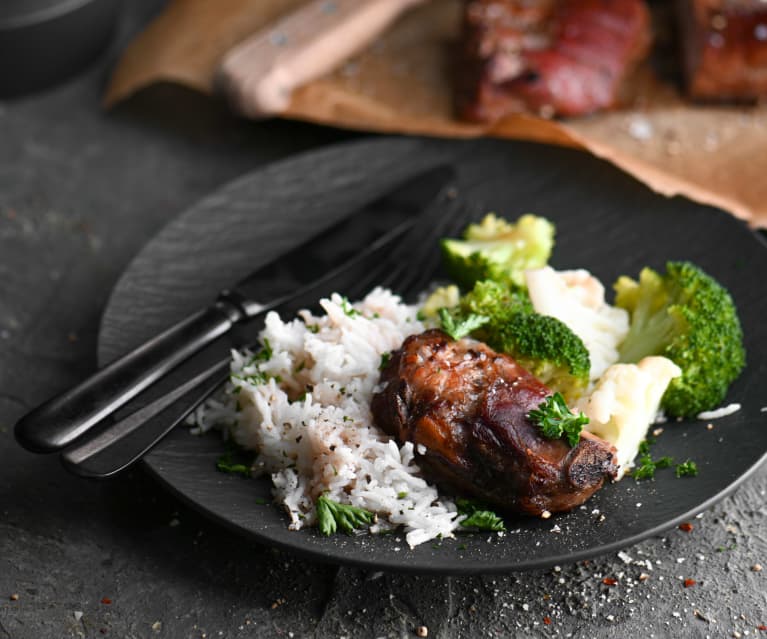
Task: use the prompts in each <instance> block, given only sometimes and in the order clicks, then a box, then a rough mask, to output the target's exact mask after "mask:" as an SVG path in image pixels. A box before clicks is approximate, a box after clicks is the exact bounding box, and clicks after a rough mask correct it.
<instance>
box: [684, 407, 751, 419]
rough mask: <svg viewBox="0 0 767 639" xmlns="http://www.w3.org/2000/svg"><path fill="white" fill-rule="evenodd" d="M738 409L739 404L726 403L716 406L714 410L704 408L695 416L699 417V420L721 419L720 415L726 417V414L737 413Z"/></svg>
mask: <svg viewBox="0 0 767 639" xmlns="http://www.w3.org/2000/svg"><path fill="white" fill-rule="evenodd" d="M739 410H740V404H728V405H727V406H722V407H721V408H717V409H715V410H706V411H703V412H702V413H698V414H697V415H696V416H695V418H696V419H700V420H701V421H706V420H711V419H721V418H722V417H727V416H728V415H732V414H733V413H737V412H738V411H739Z"/></svg>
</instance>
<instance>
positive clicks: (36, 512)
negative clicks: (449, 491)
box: [0, 0, 767, 639]
mask: <svg viewBox="0 0 767 639" xmlns="http://www.w3.org/2000/svg"><path fill="white" fill-rule="evenodd" d="M126 5H127V11H126V15H125V16H124V19H123V21H122V23H121V28H120V33H119V35H118V38H117V42H116V44H115V49H114V50H117V49H119V46H120V44H121V43H123V42H125V40H126V38H127V37H128V36H129V34H130V33H131V32H132V31H134V30H135V29H136V28H138V26H139V25H140V24H142V23H143V22H144V21H145V20H147V19H148V18H149V17H150V16H151V15H152V14H153V13H154V12H155V11H156V10H157V9H158V8H159V6H160V3H158V2H157V1H156V0H142V1H141V2H139V1H138V0H134V1H133V2H131V3H126ZM113 55H114V54H113V52H111V53H109V54H108V55H106V56H105V59H104V60H102V61H101V62H99V63H98V64H97V65H95V66H94V67H93V68H91V69H90V70H88V71H87V72H86V73H85V74H83V75H82V76H80V77H78V78H76V79H74V80H72V81H70V82H68V83H66V84H64V85H62V86H59V87H57V88H54V89H52V90H50V91H47V92H45V93H42V94H39V95H36V96H33V97H29V98H25V99H22V100H16V101H9V102H3V103H0V639H40V638H48V637H50V638H60V637H102V636H106V637H119V638H129V637H130V638H133V637H137V638H139V637H193V638H197V639H201V638H214V637H317V638H324V637H349V638H353V637H414V636H416V631H417V629H418V628H419V627H420V626H426V627H427V628H428V636H429V637H445V638H447V637H531V636H532V637H539V636H540V637H578V638H589V637H607V636H610V637H613V636H614V637H731V636H734V637H741V636H742V637H759V636H763V637H767V631H765V630H764V629H763V628H764V626H763V624H767V587H766V586H765V579H767V570H766V571H761V572H759V571H757V570H755V569H754V568H755V567H756V565H757V564H763V565H765V566H767V525H766V524H767V522H766V521H765V515H766V514H767V508H766V507H765V494H766V493H767V469H765V468H763V469H762V470H761V471H760V472H758V473H757V475H756V476H755V477H753V478H752V479H751V480H749V481H748V482H747V484H746V485H744V486H743V487H742V488H741V489H740V490H739V491H738V492H737V493H736V494H735V495H734V496H733V497H732V498H730V499H727V500H726V501H724V502H723V503H721V504H720V505H718V506H716V507H715V508H713V509H712V510H710V511H708V512H706V513H704V514H703V516H702V518H700V519H696V520H694V521H692V522H691V523H692V524H693V529H692V530H691V531H690V532H685V531H682V530H672V531H669V532H668V534H666V535H664V536H663V537H659V538H655V539H651V540H648V541H646V542H643V543H641V544H639V545H637V546H634V547H631V548H627V549H626V550H625V552H626V555H622V556H617V555H616V556H607V557H602V558H599V559H597V560H593V561H590V562H583V563H581V564H577V565H569V566H561V567H559V569H554V570H546V571H537V572H530V573H524V574H510V575H506V576H502V577H498V576H494V577H484V578H483V577H471V578H436V577H428V578H426V577H416V576H402V575H394V574H381V573H365V572H362V571H359V570H355V569H350V568H338V567H334V566H329V565H321V564H311V563H307V562H305V561H303V560H299V559H297V558H294V557H292V556H290V555H287V554H284V553H281V552H277V551H274V550H272V549H269V548H265V547H261V546H258V545H254V544H252V543H250V542H247V541H244V540H242V539H240V538H239V537H236V536H233V535H232V534H231V533H229V532H227V531H224V530H222V529H220V528H218V527H216V526H214V525H212V524H210V523H208V522H207V521H205V520H204V519H202V518H201V517H200V516H199V515H197V514H196V513H194V512H193V511H191V510H189V509H187V508H185V507H184V506H182V505H181V504H180V503H178V502H176V501H175V500H174V499H173V498H172V497H170V496H168V495H166V494H164V493H163V492H162V490H161V489H160V488H159V487H158V486H156V485H155V484H154V483H153V482H152V480H151V479H149V478H147V477H146V476H144V474H143V473H142V471H141V470H140V469H139V470H137V471H134V472H132V473H130V474H129V475H127V476H124V477H120V478H119V479H117V480H114V481H110V482H104V483H92V482H86V481H84V480H81V479H78V478H75V477H72V476H70V475H68V474H67V473H66V472H65V471H64V470H63V469H62V468H61V467H60V465H59V463H58V461H57V460H56V459H55V458H51V457H39V456H34V455H32V454H29V453H26V452H24V451H22V450H21V449H20V448H19V447H18V446H17V445H16V444H15V442H14V440H13V435H12V428H11V427H12V425H13V423H14V422H15V420H16V419H17V418H18V417H19V416H20V415H21V414H22V413H23V412H24V411H25V410H27V409H29V408H30V407H32V406H33V405H35V404H36V403H37V402H39V401H40V400H42V399H44V398H45V397H47V396H48V395H50V394H51V393H53V392H55V391H57V390H60V389H63V388H64V387H66V386H67V385H69V384H71V383H72V382H73V381H75V380H77V379H78V378H80V377H82V376H84V375H85V374H87V373H88V372H89V371H91V370H92V368H93V366H94V362H95V350H96V349H95V345H96V331H97V326H98V320H99V315H100V312H101V309H102V308H103V306H104V303H105V301H106V299H107V297H108V295H109V291H110V289H111V286H112V285H113V283H114V282H115V280H116V278H117V277H118V275H119V273H120V272H121V270H122V269H123V268H124V267H125V265H126V263H127V262H128V260H129V259H130V258H131V256H132V255H134V254H135V253H136V251H137V250H138V249H139V248H140V247H141V245H142V244H143V243H144V242H145V241H146V240H147V239H148V238H149V237H151V235H152V234H153V233H154V232H155V231H156V230H157V229H158V228H159V227H161V226H162V225H163V224H164V223H165V222H166V221H168V220H169V219H170V218H171V217H172V216H173V215H174V214H175V213H177V212H179V211H180V210H182V209H183V208H184V207H186V206H187V205H189V204H191V203H192V202H194V201H195V200H196V199H197V198H199V197H200V196H202V195H204V194H205V193H207V192H208V191H210V190H211V189H213V188H215V187H216V186H218V185H220V184H222V183H224V182H225V181H227V180H229V179H231V178H233V177H235V176H237V175H239V174H241V173H243V172H245V171H247V170H249V169H252V168H254V167H257V166H259V165H261V164H263V163H265V162H268V161H270V160H273V159H277V158H281V157H284V156H286V155H288V154H290V153H292V152H295V151H297V150H300V149H304V148H309V147H312V146H317V145H320V144H325V143H329V142H332V141H335V140H339V139H342V138H344V137H347V134H343V133H340V132H338V131H332V130H328V129H321V128H316V127H310V126H305V125H298V124H289V123H278V122H269V123H262V124H253V123H247V122H243V121H241V120H237V119H235V118H233V117H231V116H230V115H228V114H227V113H226V111H225V109H224V108H223V107H222V106H221V105H218V104H216V103H212V102H210V101H208V100H205V99H202V98H200V97H198V96H195V95H193V94H191V93H188V92H184V91H181V90H178V89H175V88H173V87H160V88H158V89H153V90H151V91H148V92H146V93H144V94H142V95H140V96H138V97H137V98H135V99H133V100H131V101H130V102H129V103H128V104H126V105H123V106H121V107H120V108H119V109H117V111H115V112H113V113H109V114H105V113H103V112H102V111H100V110H99V107H98V101H99V93H100V90H101V89H102V86H103V82H104V79H105V77H106V70H107V69H108V67H109V64H110V61H111V59H112V58H113ZM648 562H649V563H648ZM642 575H649V576H648V577H647V578H646V579H645V578H644V577H642V578H640V576H642ZM685 579H693V580H695V582H696V583H695V584H694V585H690V586H689V587H687V588H685V586H684V581H683V580H685ZM605 580H606V581H605ZM613 580H614V581H613ZM613 583H614V584H615V585H610V584H613ZM760 627H761V629H760Z"/></svg>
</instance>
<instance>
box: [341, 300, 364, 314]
mask: <svg viewBox="0 0 767 639" xmlns="http://www.w3.org/2000/svg"><path fill="white" fill-rule="evenodd" d="M341 310H342V311H343V312H344V315H348V316H349V317H357V316H358V315H359V314H360V312H359V311H358V310H357V309H356V308H354V307H353V306H352V305H351V302H349V299H348V298H346V297H342V298H341Z"/></svg>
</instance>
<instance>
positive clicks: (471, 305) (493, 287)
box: [459, 281, 590, 401]
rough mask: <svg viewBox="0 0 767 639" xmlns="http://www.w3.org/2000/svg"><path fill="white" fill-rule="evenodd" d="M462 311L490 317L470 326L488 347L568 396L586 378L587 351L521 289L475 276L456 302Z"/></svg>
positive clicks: (578, 389)
mask: <svg viewBox="0 0 767 639" xmlns="http://www.w3.org/2000/svg"><path fill="white" fill-rule="evenodd" d="M459 308H460V311H461V313H462V314H464V315H466V316H468V315H475V316H484V317H487V318H489V319H488V321H487V323H485V324H484V325H483V326H481V327H480V328H478V329H476V330H475V331H473V332H472V335H473V336H474V337H476V338H477V339H480V340H482V341H483V342H485V343H486V344H488V345H489V346H490V347H492V348H493V349H495V350H497V351H499V352H502V353H507V354H508V355H511V356H512V357H513V358H514V359H516V360H517V361H518V362H519V363H520V365H521V366H523V367H524V368H526V369H527V370H528V371H530V372H531V373H532V374H533V375H535V376H536V377H537V378H538V379H540V380H541V381H542V382H543V383H544V384H546V385H548V386H549V387H550V388H551V389H552V390H554V391H559V392H561V393H562V394H563V395H564V396H565V397H566V398H567V400H568V401H572V400H574V399H576V398H578V397H579V396H580V395H581V394H582V393H583V391H584V389H585V388H586V387H587V385H588V382H589V368H590V363H589V353H588V351H587V350H586V347H585V346H584V344H583V341H582V340H581V339H580V338H579V337H578V336H577V335H576V334H575V333H573V331H572V330H570V329H569V328H568V327H567V326H566V325H565V324H564V323H563V322H560V321H559V320H558V319H555V318H553V317H547V316H544V315H539V314H538V313H535V312H534V311H533V307H532V304H531V303H530V300H529V298H528V297H527V295H526V294H525V293H524V292H521V291H519V290H516V291H510V290H509V289H508V288H507V287H505V286H504V285H503V284H499V283H498V282H492V281H485V282H477V283H476V284H475V286H474V288H473V289H472V290H471V291H470V292H469V293H467V294H466V295H465V296H464V297H463V298H462V299H461V304H460V307H459Z"/></svg>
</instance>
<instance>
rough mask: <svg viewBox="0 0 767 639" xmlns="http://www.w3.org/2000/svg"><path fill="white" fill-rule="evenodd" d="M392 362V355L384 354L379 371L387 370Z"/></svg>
mask: <svg viewBox="0 0 767 639" xmlns="http://www.w3.org/2000/svg"><path fill="white" fill-rule="evenodd" d="M390 361H391V353H382V354H381V363H380V364H379V365H378V370H379V371H382V370H383V369H384V368H386V367H387V366H388V365H389V362H390Z"/></svg>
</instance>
